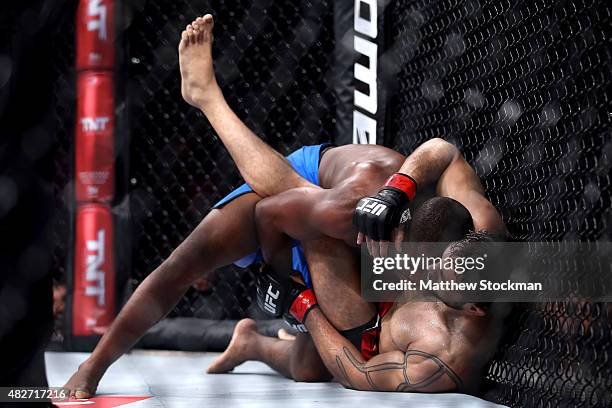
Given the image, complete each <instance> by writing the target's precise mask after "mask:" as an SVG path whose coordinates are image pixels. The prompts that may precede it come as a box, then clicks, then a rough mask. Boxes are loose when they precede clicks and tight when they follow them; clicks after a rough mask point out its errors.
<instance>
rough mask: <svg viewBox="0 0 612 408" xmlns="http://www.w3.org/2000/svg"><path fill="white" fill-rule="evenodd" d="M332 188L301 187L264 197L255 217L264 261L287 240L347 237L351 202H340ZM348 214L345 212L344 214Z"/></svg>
mask: <svg viewBox="0 0 612 408" xmlns="http://www.w3.org/2000/svg"><path fill="white" fill-rule="evenodd" d="M341 197H342V194H341V193H340V194H339V193H338V192H337V191H335V189H322V188H318V187H313V188H310V187H302V188H294V189H291V190H287V191H285V192H284V193H281V194H278V195H275V196H272V197H268V198H265V199H263V200H261V201H260V202H259V203H257V206H256V207H255V220H256V224H257V233H258V235H259V242H260V246H261V249H262V253H263V256H264V259H265V260H266V262H270V261H271V258H272V257H273V256H274V255H275V254H277V253H278V252H279V250H280V249H281V248H282V247H283V246H284V244H285V243H286V241H287V239H288V238H289V237H290V238H293V239H296V240H299V241H306V240H312V239H317V238H320V237H321V236H324V235H326V236H329V237H332V238H337V239H344V238H345V237H346V236H347V232H346V229H347V228H350V227H351V226H350V225H347V224H348V223H347V222H346V219H350V218H348V217H350V213H351V212H352V204H353V203H352V202H351V201H348V200H347V202H346V205H342V203H341V200H342V198H341ZM347 214H348V215H347Z"/></svg>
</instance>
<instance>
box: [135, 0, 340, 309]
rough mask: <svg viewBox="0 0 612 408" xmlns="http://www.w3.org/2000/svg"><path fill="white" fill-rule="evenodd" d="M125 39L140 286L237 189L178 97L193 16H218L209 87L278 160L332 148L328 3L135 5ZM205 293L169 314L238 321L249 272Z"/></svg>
mask: <svg viewBox="0 0 612 408" xmlns="http://www.w3.org/2000/svg"><path fill="white" fill-rule="evenodd" d="M131 12H132V13H133V19H132V20H131V21H130V24H129V26H128V28H127V30H126V32H125V42H126V46H127V49H128V56H127V60H128V61H129V73H128V78H129V83H128V101H129V105H130V109H129V111H130V115H131V129H130V138H131V158H130V167H131V172H130V208H131V216H132V219H133V226H134V235H133V237H134V240H135V241H134V248H135V251H134V253H133V268H132V270H133V273H132V278H133V279H134V282H135V283H138V282H140V281H141V280H142V279H143V278H144V277H145V276H147V275H148V274H149V273H150V272H151V271H152V270H153V269H154V268H155V267H156V266H157V265H159V264H160V263H161V261H162V260H163V259H165V258H166V257H167V256H168V255H169V254H170V253H171V252H172V250H173V249H174V248H175V247H176V246H177V245H178V244H179V243H180V242H182V240H183V239H184V238H185V237H186V236H187V235H188V234H189V233H190V232H191V230H192V229H193V228H194V227H195V226H196V225H197V224H198V223H199V222H200V221H201V220H202V218H203V217H204V216H205V215H206V213H207V212H208V211H209V210H210V208H211V207H212V206H213V205H214V204H215V203H216V202H217V201H218V200H219V199H221V198H222V197H223V196H225V195H226V194H227V193H229V192H230V191H231V190H232V189H233V188H235V187H237V186H238V185H239V184H241V183H242V180H241V179H240V177H239V175H238V172H237V170H236V167H235V165H234V163H233V161H232V160H231V158H230V157H229V155H228V154H227V152H226V150H225V148H224V147H223V146H222V145H221V143H220V142H219V141H218V140H217V139H216V136H215V134H214V132H213V130H212V128H211V127H210V125H209V124H208V123H207V121H206V120H205V119H204V118H203V116H202V114H201V113H200V112H197V111H196V109H194V108H191V107H190V106H188V105H187V104H186V103H185V102H184V101H183V99H182V97H181V93H180V75H179V70H178V60H177V51H176V48H177V45H178V39H179V38H180V33H181V31H182V30H183V29H184V28H185V26H186V25H187V24H189V23H190V22H191V21H192V20H193V19H194V18H195V16H199V15H203V14H205V13H207V12H211V13H212V14H213V15H214V16H215V19H216V22H215V42H214V47H213V54H214V57H215V68H216V72H217V78H218V81H219V84H220V85H221V87H222V89H223V92H224V94H225V96H226V98H227V100H228V102H229V104H230V106H232V108H233V109H235V111H236V113H237V114H238V115H239V116H240V118H242V119H243V120H244V122H245V123H246V124H247V126H248V127H249V128H251V129H252V130H253V131H254V132H255V133H256V134H257V135H260V136H261V137H263V138H264V139H265V140H266V142H268V143H269V144H271V145H272V146H273V147H274V148H276V149H277V150H278V151H280V152H282V153H284V154H288V153H289V152H291V151H293V150H295V149H297V148H298V147H301V146H303V145H310V144H316V143H320V141H322V140H329V138H330V136H331V131H332V130H333V120H332V117H333V112H334V111H333V97H332V94H331V87H330V86H329V84H328V78H329V75H330V74H329V73H330V70H331V63H332V60H331V51H332V49H333V20H332V2H330V1H324V0H316V1H291V2H279V1H276V2H274V1H269V0H259V1H240V2H223V1H211V2H208V1H174V2H151V1H149V2H141V3H140V4H133V7H132V9H131ZM218 276H219V282H218V284H217V285H215V288H214V289H213V293H212V294H208V295H202V294H201V293H199V292H197V291H196V290H193V289H191V290H190V291H189V292H188V293H187V295H186V296H185V297H184V298H183V300H182V301H181V302H180V303H179V304H178V305H177V306H176V308H175V310H174V311H173V312H172V313H171V316H198V317H205V318H212V319H221V318H239V317H243V316H244V314H245V311H246V309H247V308H248V306H249V305H250V304H251V296H252V294H253V293H254V275H253V271H251V270H243V269H239V268H234V267H227V268H225V270H222V271H220V273H219V274H218Z"/></svg>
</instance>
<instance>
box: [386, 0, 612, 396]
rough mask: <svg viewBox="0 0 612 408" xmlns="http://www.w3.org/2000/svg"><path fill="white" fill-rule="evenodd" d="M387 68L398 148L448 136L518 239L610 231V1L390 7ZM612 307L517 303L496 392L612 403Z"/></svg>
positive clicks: (493, 370)
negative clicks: (391, 83)
mask: <svg viewBox="0 0 612 408" xmlns="http://www.w3.org/2000/svg"><path fill="white" fill-rule="evenodd" d="M386 12H387V13H388V16H389V24H388V27H389V28H390V30H389V35H390V37H391V38H390V44H392V45H391V47H390V48H389V50H388V52H387V53H386V55H384V56H383V57H382V58H381V60H382V62H381V65H383V68H382V69H383V70H385V69H387V70H389V71H392V72H393V71H395V72H397V80H396V87H397V89H396V90H395V91H396V93H395V96H394V97H393V99H392V100H391V103H390V105H389V107H388V109H389V112H390V117H389V121H388V125H389V126H390V132H389V133H388V134H387V136H391V138H390V139H388V140H386V144H387V145H388V146H391V147H394V148H395V149H397V150H399V151H401V152H404V153H408V152H410V151H412V150H413V149H414V148H416V147H417V146H418V145H419V144H420V143H422V142H423V141H425V140H427V139H430V138H433V137H439V136H442V137H443V138H445V139H447V140H449V141H451V142H453V143H455V144H456V145H457V146H458V147H459V148H460V149H461V150H462V151H463V153H464V154H465V156H466V158H467V160H468V161H469V162H470V163H471V164H472V165H473V167H474V168H475V170H476V172H477V173H478V175H479V176H480V178H481V179H482V181H483V184H484V186H485V190H486V193H487V195H488V197H489V199H490V200H491V201H492V202H493V204H494V205H495V206H496V208H497V209H498V210H499V211H500V212H501V214H502V216H503V219H504V221H505V222H506V224H507V225H508V228H509V229H510V232H511V233H512V234H513V235H514V237H515V238H517V239H519V240H525V241H556V240H582V241H597V240H605V241H609V240H610V237H611V235H612V234H611V229H610V227H611V225H612V224H611V217H612V210H611V202H610V199H611V193H612V191H611V185H610V161H611V160H612V140H611V137H610V131H611V128H610V119H611V118H610V114H611V110H610V85H611V79H612V78H611V68H612V66H611V61H610V37H609V34H607V33H609V29H610V27H611V23H612V21H611V7H610V3H609V2H606V1H588V0H587V1H551V0H543V1H537V2H531V1H504V0H501V1H477V0H476V1H474V0H470V1H465V2H462V1H455V0H442V1H433V2H431V1H393V2H391V3H390V5H389V7H388V8H387V10H386ZM611 317H612V308H611V307H610V305H608V304H590V303H580V304H575V303H547V304H529V305H518V306H517V307H516V310H515V312H514V313H513V315H512V319H511V322H509V326H508V336H507V341H506V342H505V344H503V346H502V347H501V349H500V350H499V353H498V354H497V356H496V358H495V361H494V362H493V364H492V365H491V366H490V368H489V370H488V374H487V379H488V380H489V381H490V382H491V383H492V384H494V388H493V389H492V390H491V391H490V392H489V394H488V397H489V398H490V399H492V400H495V401H498V402H500V403H504V404H510V405H513V406H545V407H556V406H568V407H569V406H572V407H573V406H610V405H612V400H611V396H610V390H611V389H612V354H611V353H612V339H611V332H612V327H611V325H612V319H611Z"/></svg>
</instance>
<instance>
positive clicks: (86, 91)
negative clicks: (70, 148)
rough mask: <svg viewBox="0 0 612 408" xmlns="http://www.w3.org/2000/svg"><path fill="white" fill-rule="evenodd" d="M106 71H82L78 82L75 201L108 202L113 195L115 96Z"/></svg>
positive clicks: (111, 79)
mask: <svg viewBox="0 0 612 408" xmlns="http://www.w3.org/2000/svg"><path fill="white" fill-rule="evenodd" d="M113 88H114V84H113V76H112V74H111V73H109V72H95V71H91V72H84V73H81V74H80V75H79V77H78V80H77V123H76V132H75V133H76V134H75V194H76V200H77V201H78V202H84V201H103V202H110V201H111V200H112V198H113V194H114V175H115V156H114V139H113V133H114V106H115V102H114V97H113V94H114V92H113Z"/></svg>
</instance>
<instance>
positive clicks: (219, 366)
mask: <svg viewBox="0 0 612 408" xmlns="http://www.w3.org/2000/svg"><path fill="white" fill-rule="evenodd" d="M258 335H259V334H258V333H257V324H256V323H255V320H253V319H242V320H241V321H239V322H238V324H237V325H236V327H235V328H234V334H233V335H232V340H231V341H230V344H229V346H227V349H226V350H225V351H224V352H223V354H221V355H220V356H219V357H218V358H217V359H216V360H215V361H213V362H212V364H211V365H210V366H208V370H206V372H207V373H209V374H221V373H227V372H228V371H231V370H233V369H234V367H236V366H238V365H240V364H242V363H244V362H245V361H247V360H250V359H251V355H252V352H253V342H254V341H256V336H258Z"/></svg>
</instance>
